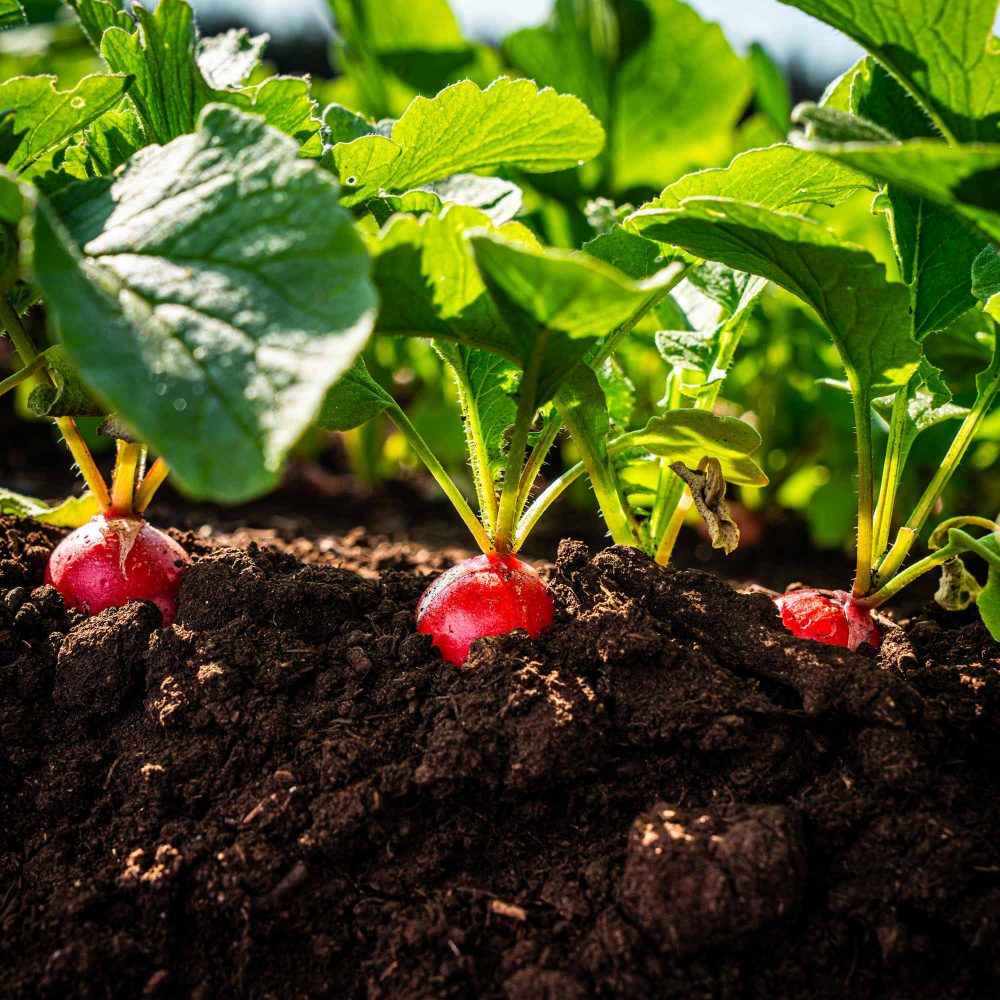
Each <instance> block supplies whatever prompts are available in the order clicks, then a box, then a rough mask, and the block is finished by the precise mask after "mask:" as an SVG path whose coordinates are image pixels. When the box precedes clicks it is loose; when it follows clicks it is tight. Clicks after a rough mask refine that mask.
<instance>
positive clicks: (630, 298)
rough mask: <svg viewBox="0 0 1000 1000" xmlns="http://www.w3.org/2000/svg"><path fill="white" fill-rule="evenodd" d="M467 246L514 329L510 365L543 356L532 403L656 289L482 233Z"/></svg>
mask: <svg viewBox="0 0 1000 1000" xmlns="http://www.w3.org/2000/svg"><path fill="white" fill-rule="evenodd" d="M471 241H472V246H473V251H474V253H475V256H476V262H477V264H478V265H479V268H480V271H481V272H482V274H483V277H484V279H485V280H486V283H487V286H488V287H489V289H490V292H491V295H492V297H493V298H494V300H495V301H496V302H497V305H498V308H499V310H500V312H501V313H502V314H503V316H504V318H505V320H506V323H507V325H508V327H509V328H510V329H512V330H514V331H516V334H515V336H516V338H517V344H518V353H517V357H516V360H517V361H518V362H519V363H520V364H521V365H522V367H527V366H528V364H529V363H530V359H532V358H535V357H536V356H538V355H539V354H540V355H541V357H542V361H541V372H540V378H539V396H538V400H537V403H538V404H539V405H540V404H541V403H543V402H545V401H546V400H548V399H550V398H551V397H552V396H553V395H554V394H555V392H556V390H557V388H558V387H559V385H560V383H561V382H562V381H563V379H564V378H565V377H566V375H567V373H568V372H569V371H570V370H571V369H572V367H573V366H574V365H575V364H576V362H577V361H579V360H581V359H582V358H583V356H584V355H585V354H586V353H587V351H588V350H589V349H590V347H592V346H593V344H594V343H595V342H596V341H597V340H598V339H600V338H603V337H605V336H607V335H608V334H609V333H611V332H612V331H613V330H614V329H615V328H616V327H618V326H620V325H621V324H623V323H625V322H627V321H628V320H629V319H631V318H632V317H633V316H634V315H635V314H636V313H637V312H638V311H640V310H641V309H643V308H644V307H645V306H646V305H647V304H648V302H649V300H650V298H651V296H652V295H653V294H654V291H655V288H656V284H657V281H656V279H653V281H652V282H634V281H631V280H629V279H628V278H626V277H625V276H624V275H623V274H621V273H620V272H618V271H616V270H615V269H614V268H612V267H609V266H607V265H606V264H603V263H602V262H600V261H598V260H596V259H594V258H591V257H589V256H587V255H585V254H573V253H567V252H565V251H559V250H552V249H543V248H536V247H529V246H524V245H519V244H515V243H510V242H507V241H504V240H502V239H500V238H497V237H495V236H489V235H485V234H484V235H481V236H478V235H473V236H472V237H471ZM665 273H666V272H664V274H665Z"/></svg>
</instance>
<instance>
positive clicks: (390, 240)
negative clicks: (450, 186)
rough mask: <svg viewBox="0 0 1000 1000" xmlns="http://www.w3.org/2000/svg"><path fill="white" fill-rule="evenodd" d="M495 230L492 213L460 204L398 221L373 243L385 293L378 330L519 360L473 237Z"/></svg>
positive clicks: (377, 273) (376, 268) (376, 273)
mask: <svg viewBox="0 0 1000 1000" xmlns="http://www.w3.org/2000/svg"><path fill="white" fill-rule="evenodd" d="M489 226H490V221H489V218H488V217H487V216H486V215H485V214H483V213H482V212H480V211H477V210H476V209H472V208H465V207H464V206H458V205H451V206H448V207H447V208H445V210H444V211H443V212H442V213H441V214H440V215H429V214H428V215H423V216H421V217H420V218H416V217H414V216H411V215H398V216H395V217H394V218H393V219H392V220H391V221H390V223H389V225H388V226H386V228H385V229H384V230H383V231H382V232H381V233H380V234H379V237H378V239H376V240H373V241H372V242H371V244H370V250H371V253H372V256H373V258H374V272H373V277H374V280H375V284H376V287H377V288H378V289H379V291H380V292H381V296H380V298H381V304H380V308H379V315H378V322H377V327H376V328H377V330H378V331H379V332H382V333H393V334H402V335H411V336H419V337H432V338H434V339H436V340H449V341H452V342H454V343H460V344H465V345H466V346H470V347H482V348H485V349H486V350H490V351H493V352H495V353H497V354H499V355H501V356H502V357H505V358H507V359H508V360H510V361H517V360H518V359H519V358H520V357H521V349H520V344H519V342H518V339H517V337H516V335H515V334H514V332H513V331H511V330H510V329H509V328H508V327H507V324H506V323H505V321H504V318H503V316H501V314H500V312H499V310H498V309H497V307H496V304H495V303H494V302H493V300H492V299H491V297H490V295H489V293H488V292H487V290H486V285H485V284H484V282H483V279H482V277H481V275H480V273H479V269H478V267H477V266H476V261H475V258H474V257H473V255H472V248H471V246H470V244H469V242H468V240H467V238H466V233H467V232H468V231H470V230H477V229H488V228H489Z"/></svg>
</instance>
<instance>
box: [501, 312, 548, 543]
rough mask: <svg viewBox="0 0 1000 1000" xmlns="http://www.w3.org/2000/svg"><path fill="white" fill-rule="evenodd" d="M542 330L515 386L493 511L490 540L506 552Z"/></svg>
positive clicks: (535, 396) (511, 532)
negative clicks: (496, 506) (511, 428)
mask: <svg viewBox="0 0 1000 1000" xmlns="http://www.w3.org/2000/svg"><path fill="white" fill-rule="evenodd" d="M546 339H547V336H546V334H545V333H544V332H543V333H542V334H541V335H540V336H539V340H538V345H537V347H536V350H535V351H534V353H533V354H532V356H531V358H530V359H529V361H528V365H527V366H526V367H525V369H524V371H523V372H522V373H521V383H520V385H519V386H518V390H517V416H516V417H515V418H514V432H513V434H512V435H511V439H510V449H509V450H508V452H507V471H506V473H505V475H504V480H503V490H502V491H501V493H500V507H499V510H498V511H497V520H496V530H495V531H494V532H493V543H494V545H496V548H497V551H498V552H500V553H501V554H506V553H507V552H510V551H511V550H512V546H513V544H514V528H515V524H514V522H515V521H516V519H517V498H518V495H519V493H520V486H521V472H522V470H523V469H524V464H525V457H524V453H525V450H526V449H527V447H528V435H529V434H530V433H531V423H532V421H533V420H534V419H535V411H536V410H537V409H538V406H537V401H538V378H539V373H540V371H541V366H542V356H543V355H544V353H545V341H546Z"/></svg>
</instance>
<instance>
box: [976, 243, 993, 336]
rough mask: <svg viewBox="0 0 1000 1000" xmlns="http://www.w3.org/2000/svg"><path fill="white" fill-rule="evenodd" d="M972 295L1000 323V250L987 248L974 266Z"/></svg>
mask: <svg viewBox="0 0 1000 1000" xmlns="http://www.w3.org/2000/svg"><path fill="white" fill-rule="evenodd" d="M972 294H973V295H974V296H975V297H976V298H977V299H979V301H980V302H982V303H983V308H984V309H985V310H986V311H987V312H988V313H989V314H990V315H991V316H992V317H993V318H994V319H995V320H996V321H997V322H998V323H1000V250H998V249H997V248H996V247H987V248H986V249H985V250H983V252H982V253H981V254H980V255H979V256H978V257H977V258H976V259H975V261H973V264H972Z"/></svg>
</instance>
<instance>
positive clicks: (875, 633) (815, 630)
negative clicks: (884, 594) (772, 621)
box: [774, 590, 882, 650]
mask: <svg viewBox="0 0 1000 1000" xmlns="http://www.w3.org/2000/svg"><path fill="white" fill-rule="evenodd" d="M774 603H775V604H777V605H778V610H779V611H780V612H781V621H782V622H783V623H784V626H785V628H787V629H788V631H789V632H791V633H792V635H794V636H798V638H800V639H812V640H814V641H815V642H823V643H826V644H827V645H828V646H846V647H847V648H848V649H851V650H856V649H857V648H858V647H859V646H861V645H862V644H863V643H866V642H867V643H868V644H869V645H870V646H872V647H874V648H875V649H878V647H879V643H880V642H881V641H882V633H881V632H879V630H878V627H877V626H876V625H875V623H874V622H873V621H872V617H871V609H869V608H868V607H866V606H865V605H864V604H863V603H862V602H860V601H858V600H856V599H855V598H854V597H852V596H851V595H850V594H848V593H847V592H846V591H844V590H793V591H791V592H790V593H787V594H782V595H781V596H780V597H776V598H775V599H774Z"/></svg>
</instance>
